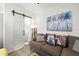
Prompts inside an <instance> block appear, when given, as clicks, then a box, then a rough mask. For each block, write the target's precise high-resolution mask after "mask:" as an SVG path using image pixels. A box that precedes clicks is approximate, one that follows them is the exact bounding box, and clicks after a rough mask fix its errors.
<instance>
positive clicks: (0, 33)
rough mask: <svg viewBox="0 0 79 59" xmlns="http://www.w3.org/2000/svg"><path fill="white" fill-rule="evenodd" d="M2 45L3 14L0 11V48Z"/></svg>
mask: <svg viewBox="0 0 79 59" xmlns="http://www.w3.org/2000/svg"><path fill="white" fill-rule="evenodd" d="M2 47H3V14H1V13H0V48H2Z"/></svg>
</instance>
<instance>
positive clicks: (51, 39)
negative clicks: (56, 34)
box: [47, 35, 55, 45]
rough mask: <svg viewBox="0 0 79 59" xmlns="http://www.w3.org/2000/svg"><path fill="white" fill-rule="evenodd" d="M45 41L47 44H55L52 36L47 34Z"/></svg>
mask: <svg viewBox="0 0 79 59" xmlns="http://www.w3.org/2000/svg"><path fill="white" fill-rule="evenodd" d="M47 43H48V44H49V45H55V39H54V38H52V37H51V36H50V35H49V36H48V39H47Z"/></svg>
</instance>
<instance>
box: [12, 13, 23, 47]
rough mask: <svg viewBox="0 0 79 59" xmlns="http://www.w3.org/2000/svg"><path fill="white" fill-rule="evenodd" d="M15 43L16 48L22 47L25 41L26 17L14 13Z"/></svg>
mask: <svg viewBox="0 0 79 59" xmlns="http://www.w3.org/2000/svg"><path fill="white" fill-rule="evenodd" d="M13 36H14V37H13V38H14V40H13V41H14V44H15V46H16V48H18V47H21V46H22V45H23V44H24V42H25V31H24V18H23V16H21V15H17V14H15V15H14V34H13Z"/></svg>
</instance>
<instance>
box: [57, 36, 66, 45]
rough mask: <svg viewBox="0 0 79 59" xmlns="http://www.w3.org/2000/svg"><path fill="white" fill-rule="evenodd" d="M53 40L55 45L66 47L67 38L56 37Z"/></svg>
mask: <svg viewBox="0 0 79 59" xmlns="http://www.w3.org/2000/svg"><path fill="white" fill-rule="evenodd" d="M55 39H56V41H57V42H56V44H57V45H60V46H63V47H66V45H67V36H61V35H57V37H56V38H55Z"/></svg>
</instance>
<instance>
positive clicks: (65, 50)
mask: <svg viewBox="0 0 79 59" xmlns="http://www.w3.org/2000/svg"><path fill="white" fill-rule="evenodd" d="M61 55H62V56H79V53H78V52H76V51H73V50H71V49H68V48H63V51H62V54H61Z"/></svg>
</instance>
